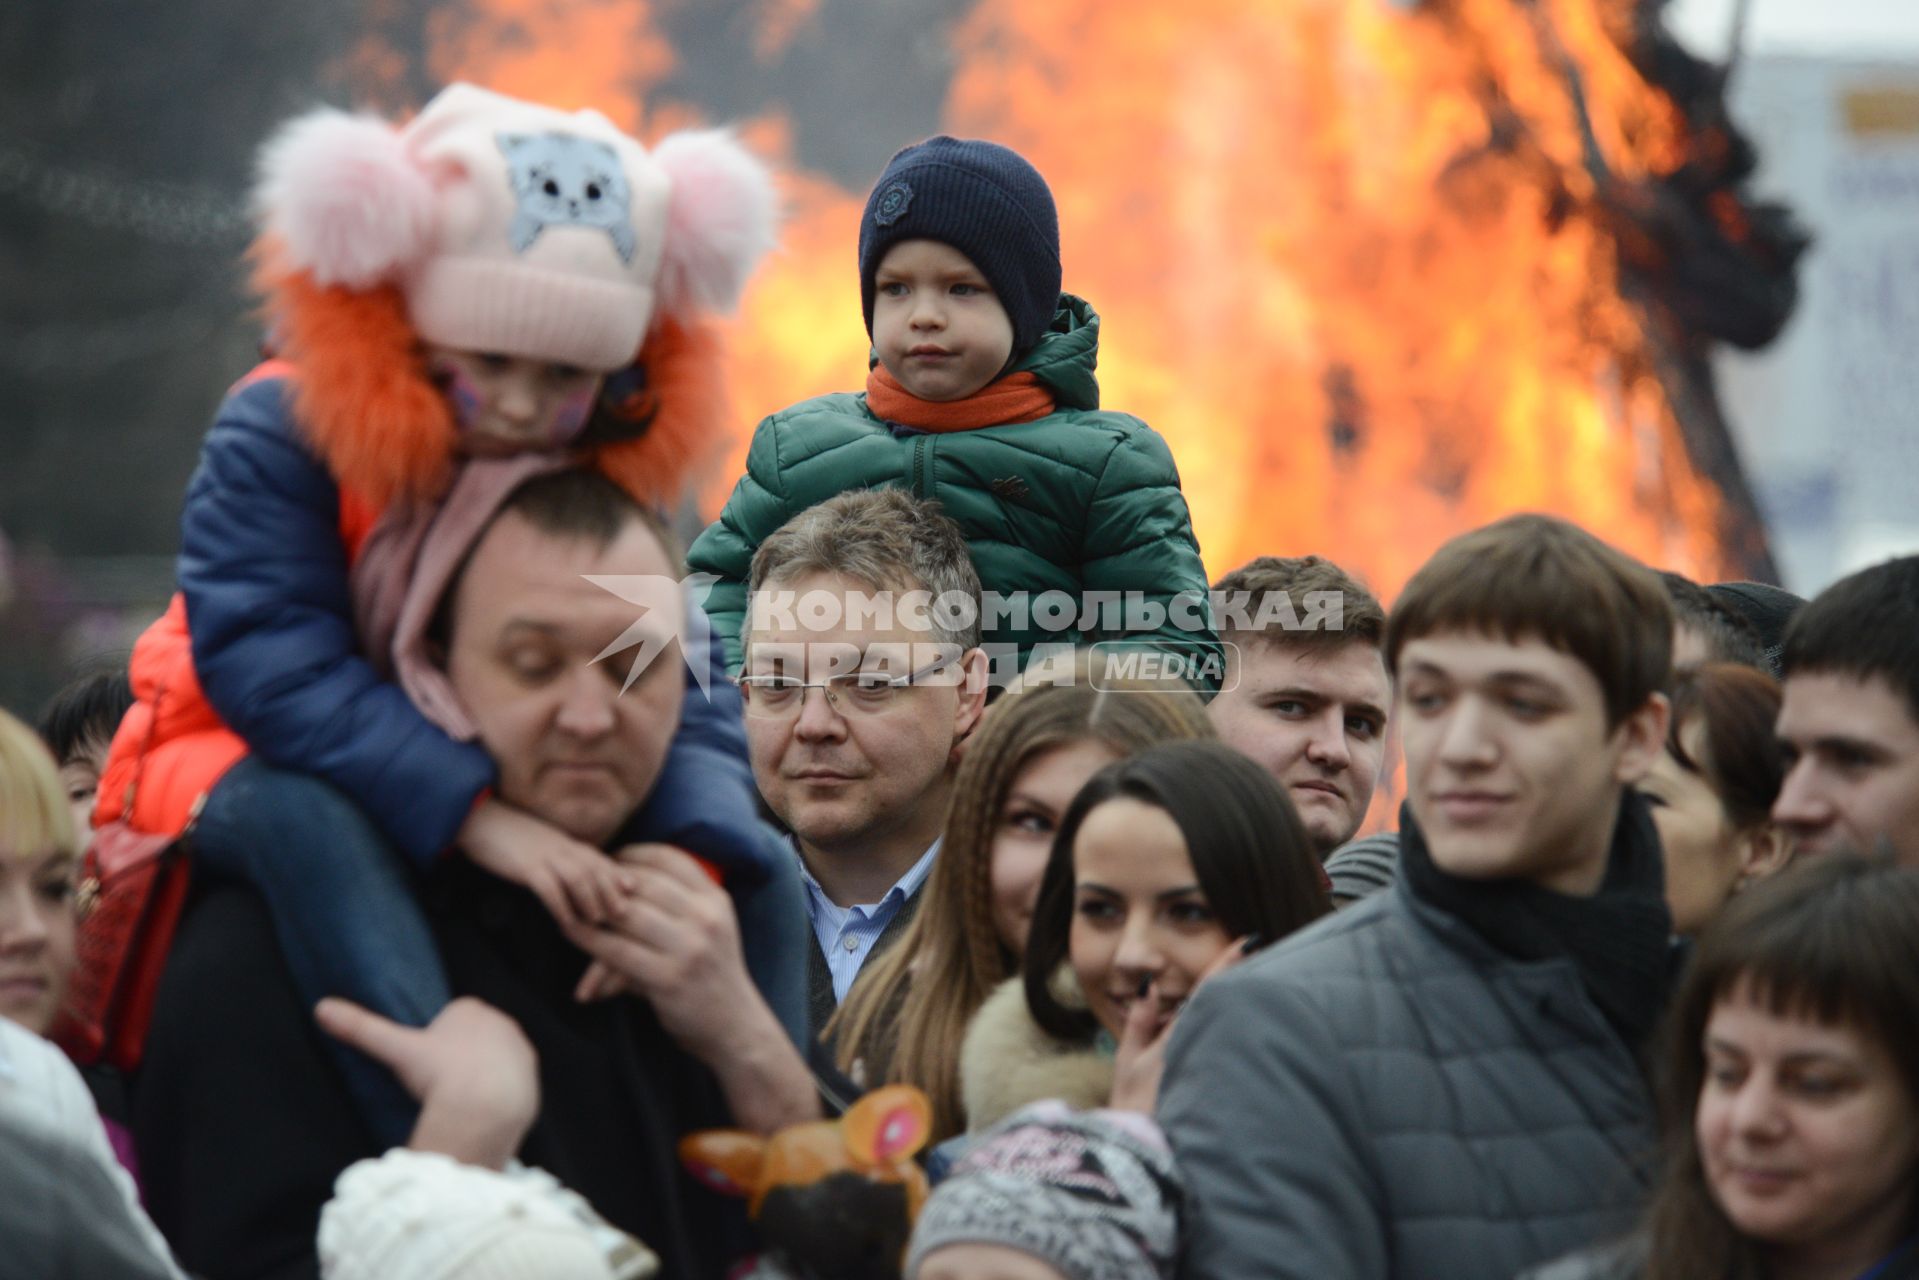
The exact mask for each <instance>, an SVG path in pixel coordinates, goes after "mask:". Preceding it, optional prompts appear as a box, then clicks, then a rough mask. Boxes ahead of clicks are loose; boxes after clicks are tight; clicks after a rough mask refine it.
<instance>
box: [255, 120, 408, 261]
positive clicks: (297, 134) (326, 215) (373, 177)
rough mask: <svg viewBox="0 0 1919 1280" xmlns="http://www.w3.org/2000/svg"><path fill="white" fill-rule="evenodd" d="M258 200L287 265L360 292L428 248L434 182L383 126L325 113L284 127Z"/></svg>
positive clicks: (269, 147)
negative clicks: (284, 255)
mask: <svg viewBox="0 0 1919 1280" xmlns="http://www.w3.org/2000/svg"><path fill="white" fill-rule="evenodd" d="M254 201H255V203H256V205H258V206H259V209H260V211H261V213H262V214H263V215H264V217H265V221H266V229H267V232H268V233H269V234H270V235H273V236H274V237H276V238H277V239H278V240H279V242H280V245H281V247H282V250H283V252H284V253H285V254H286V261H287V265H288V266H290V267H292V268H294V269H295V270H299V271H305V272H307V273H309V274H310V275H312V277H313V279H314V281H315V282H316V283H319V284H322V285H336V284H337V285H345V286H346V287H348V288H350V289H366V288H370V287H372V286H373V285H376V284H379V283H380V282H381V281H383V280H385V279H388V278H389V277H390V276H391V275H392V274H393V273H394V271H396V270H397V269H398V268H399V267H400V266H401V265H402V264H404V263H408V262H412V261H414V260H416V259H417V258H419V257H420V255H421V254H422V253H424V252H425V251H426V247H427V245H428V243H429V241H430V240H431V238H432V235H433V207H434V192H433V184H432V182H430V181H429V180H428V178H427V176H426V174H425V173H423V172H422V171H421V170H420V169H419V168H417V167H416V166H415V165H414V163H413V161H412V160H411V159H410V158H409V157H408V155H407V150H406V144H405V143H404V142H403V141H402V140H401V138H400V135H399V134H398V133H397V132H396V131H395V130H394V129H393V128H392V127H391V126H390V125H388V124H387V123H386V122H385V121H383V120H378V119H375V118H374V117H372V116H356V115H348V114H347V113H346V112H344V111H335V110H332V109H331V108H325V109H322V110H319V111H315V112H313V113H311V114H310V115H304V116H301V117H300V118H298V119H297V120H293V121H291V122H289V123H288V124H287V125H285V126H284V127H283V128H281V129H280V131H279V132H278V133H276V134H275V135H274V136H273V137H272V139H270V140H269V141H268V142H267V144H266V147H265V148H264V149H263V150H262V152H261V155H260V179H259V185H258V187H257V188H256V189H255V194H254Z"/></svg>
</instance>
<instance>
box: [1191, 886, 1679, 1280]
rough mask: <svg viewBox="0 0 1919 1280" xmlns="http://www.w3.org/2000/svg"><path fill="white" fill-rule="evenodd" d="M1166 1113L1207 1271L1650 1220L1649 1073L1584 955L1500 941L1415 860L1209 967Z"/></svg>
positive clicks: (1437, 1251) (1426, 1274) (1288, 1267)
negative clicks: (1428, 884)
mask: <svg viewBox="0 0 1919 1280" xmlns="http://www.w3.org/2000/svg"><path fill="white" fill-rule="evenodd" d="M1159 1119H1160V1123H1161V1124H1162V1125H1163V1126H1164V1127H1165V1129H1166V1131H1167V1136H1168V1137H1169V1138H1170V1139H1171V1141H1172V1144H1173V1149H1174V1152H1175V1154H1176V1155H1177V1156H1178V1159H1179V1164H1180V1168H1181V1170H1182V1171H1183V1172H1184V1174H1185V1175H1186V1178H1187V1180H1188V1185H1189V1187H1190V1189H1191V1193H1192V1208H1193V1218H1192V1224H1191V1238H1190V1241H1189V1243H1188V1246H1187V1253H1186V1263H1185V1267H1184V1270H1183V1272H1182V1275H1183V1276H1184V1277H1186V1280H1258V1278H1261V1277H1297V1278H1298V1280H1486V1278H1487V1277H1501V1278H1507V1277H1511V1276H1514V1275H1516V1274H1518V1273H1519V1272H1521V1271H1523V1270H1525V1269H1526V1268H1528V1267H1530V1266H1535V1265H1537V1264H1539V1263H1541V1262H1545V1261H1547V1260H1549V1259H1552V1258H1556V1257H1559V1256H1561V1255H1563V1254H1566V1253H1569V1252H1571V1251H1573V1250H1575V1249H1579V1248H1582V1247H1584V1246H1588V1245H1591V1244H1593V1243H1595V1242H1597V1241H1600V1240H1605V1239H1609V1238H1617V1237H1618V1236H1619V1235H1620V1234H1622V1233H1623V1232H1625V1231H1626V1230H1628V1229H1629V1228H1630V1227H1631V1226H1632V1222H1633V1218H1634V1216H1635V1214H1636V1212H1637V1211H1638V1209H1639V1208H1640V1204H1641V1198H1642V1195H1643V1192H1644V1190H1645V1187H1646V1179H1647V1174H1648V1173H1649V1171H1650V1155H1651V1152H1652V1148H1653V1132H1652V1101H1651V1098H1650V1096H1649V1092H1648V1090H1647V1088H1646V1084H1645V1081H1644V1079H1643V1077H1642V1075H1641V1073H1640V1070H1639V1068H1638V1066H1637V1065H1636V1064H1635V1062H1634V1060H1633V1057H1632V1055H1631V1053H1630V1052H1629V1051H1628V1050H1627V1048H1626V1046H1625V1043H1624V1041H1622V1040H1621V1039H1620V1037H1619V1035H1618V1033H1616V1032H1615V1031H1614V1030H1613V1029H1612V1027H1611V1026H1610V1025H1609V1024H1608V1023H1607V1021H1606V1019H1605V1017H1604V1015H1602V1014H1601V1013H1600V1011H1599V1009H1598V1007H1597V1006H1596V1005H1595V1004H1594V1003H1593V1002H1592V1000H1591V999H1590V997H1588V995H1587V994H1586V992H1585V990H1584V988H1583V986H1582V985H1581V981H1580V978H1579V975H1578V973H1577V972H1576V971H1575V969H1574V968H1573V965H1572V962H1571V961H1570V960H1565V959H1555V960H1545V961H1537V962H1521V961H1517V960H1513V959H1511V958H1509V957H1507V956H1506V955H1504V954H1502V953H1500V952H1498V951H1495V950H1494V949H1493V948H1492V946H1491V945H1490V944H1489V943H1487V942H1486V941H1485V940H1484V939H1483V938H1481V937H1480V935H1479V934H1477V933H1476V932H1474V931H1472V930H1471V929H1469V928H1467V926H1466V925H1465V924H1463V923H1462V922H1461V921H1459V920H1458V919H1457V918H1455V917H1453V916H1452V915H1450V914H1448V913H1446V912H1442V911H1440V910H1439V909H1438V908H1436V907H1434V906H1433V905H1431V904H1429V903H1427V902H1425V901H1423V900H1421V899H1420V898H1418V897H1417V896H1416V895H1415V894H1414V892H1413V891H1412V890H1411V889H1410V888H1409V886H1408V885H1407V883H1406V881H1404V880H1403V879H1402V880H1400V881H1399V882H1398V883H1396V884H1395V885H1394V886H1393V887H1392V888H1391V889H1389V890H1386V891H1384V892H1381V893H1377V894H1374V895H1373V896H1371V897H1370V898H1368V899H1366V900H1365V901H1363V902H1360V903H1358V904H1357V905H1355V906H1352V907H1349V908H1347V909H1346V910H1345V911H1343V912H1340V913H1339V914H1337V915H1334V916H1332V917H1330V918H1328V919H1326V920H1323V921H1321V922H1319V923H1318V924H1316V925H1314V926H1313V927H1312V928H1310V929H1308V930H1306V931H1305V932H1303V933H1300V934H1297V935H1294V936H1293V937H1291V938H1289V939H1287V940H1286V941H1285V942H1284V943H1282V944H1280V945H1279V946H1276V947H1274V948H1273V949H1272V950H1271V951H1269V952H1268V953H1266V954H1265V955H1262V956H1260V957H1258V958H1257V959H1255V960H1253V961H1251V962H1249V963H1247V964H1245V965H1243V966H1241V967H1240V968H1238V969H1236V970H1233V971H1232V972H1229V973H1226V974H1222V975H1221V976H1220V977H1219V978H1218V979H1217V980H1215V981H1213V982H1209V983H1208V984H1207V985H1206V987H1205V989H1204V990H1203V991H1201V993H1200V994H1199V995H1198V997H1197V998H1196V999H1195V1000H1194V1001H1193V1003H1192V1004H1191V1005H1190V1006H1189V1007H1188V1008H1187V1009H1186V1011H1185V1012H1184V1013H1182V1014H1181V1015H1180V1020H1179V1024H1178V1026H1177V1029H1176V1030H1175V1032H1174V1036H1173V1042H1172V1045H1171V1047H1170V1049H1169V1053H1168V1058H1167V1067H1166V1078H1165V1084H1164V1086H1163V1087H1162V1089H1161V1092H1160V1107H1159Z"/></svg>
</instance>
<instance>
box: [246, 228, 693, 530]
mask: <svg viewBox="0 0 1919 1280" xmlns="http://www.w3.org/2000/svg"><path fill="white" fill-rule="evenodd" d="M255 261H256V264H257V266H256V270H255V272H254V283H255V285H256V287H257V288H259V290H260V292H261V293H262V294H263V295H264V296H265V298H266V309H267V314H268V317H269V320H270V321H271V325H272V332H273V340H274V344H275V345H276V347H277V348H278V350H279V354H281V355H283V356H284V357H285V358H286V359H287V360H288V361H290V362H291V363H292V364H293V365H294V366H295V368H296V369H297V371H298V372H297V373H296V374H295V376H294V385H293V408H294V414H295V416H296V418H297V420H298V422H299V424H300V430H301V432H302V434H303V435H304V436H305V438H306V440H307V442H308V443H309V444H311V445H312V446H313V448H314V450H315V452H317V453H318V454H319V455H320V459H321V461H322V462H324V463H325V464H326V467H327V470H328V471H329V472H330V473H331V474H332V475H333V478H334V480H335V481H336V482H337V483H338V484H339V485H340V487H341V489H343V490H344V491H346V492H347V493H348V494H351V495H353V496H354V497H355V498H357V499H360V500H362V501H364V502H366V503H369V504H371V505H372V506H373V508H374V509H375V510H383V509H385V508H386V507H387V505H388V504H390V503H392V502H393V501H394V500H396V499H400V498H405V499H410V500H412V501H416V502H433V501H436V500H437V499H438V498H439V497H440V496H441V495H442V494H443V493H444V491H445V489H446V486H447V484H448V482H449V480H450V479H451V476H452V469H453V462H454V453H453V446H454V441H455V433H454V426H453V418H452V412H451V410H450V409H449V408H448V406H447V402H446V397H445V396H444V395H442V394H441V393H440V390H439V389H438V388H437V387H435V386H434V385H433V383H432V381H431V380H430V379H429V378H428V377H427V373H426V366H425V363H424V362H423V360H422V359H421V354H420V344H419V339H418V338H417V337H416V336H415V334H414V332H413V326H412V324H411V323H410V322H409V321H408V319H407V315H406V303H405V300H404V299H403V298H402V297H401V295H400V291H399V290H398V289H397V288H395V287H393V286H391V285H384V286H380V287H377V288H372V289H364V290H354V289H347V288H343V287H338V286H335V287H331V288H328V287H322V286H320V285H318V284H316V283H314V281H313V278H312V277H311V276H310V275H308V274H306V273H305V272H301V271H290V270H287V269H285V268H283V267H281V266H279V265H277V263H276V261H275V254H274V251H273V248H272V246H271V245H270V244H266V245H262V246H261V247H259V248H257V249H256V252H255ZM638 363H639V364H640V365H641V366H643V367H644V369H645V372H646V379H645V381H646V391H645V394H646V396H647V397H648V398H649V399H650V400H651V401H652V403H651V405H650V406H649V408H650V409H651V411H652V418H651V421H650V425H648V426H647V428H646V430H645V431H644V433H643V434H641V435H639V436H638V437H637V438H633V439H626V440H621V441H618V442H617V443H611V444H606V445H602V446H601V447H599V448H598V449H596V450H594V451H593V453H592V461H593V463H594V465H595V466H597V467H598V468H599V469H600V470H602V471H604V472H605V473H606V474H607V475H608V476H610V477H611V478H612V479H613V480H614V481H616V482H617V483H618V484H619V485H620V486H621V487H622V488H624V489H626V490H627V491H628V492H629V493H631V494H633V495H634V497H636V498H638V499H639V500H640V501H641V502H644V503H647V504H648V505H651V506H662V505H670V504H672V503H674V502H676V501H677V500H678V499H679V498H680V496H681V494H682V491H683V490H684V489H685V488H686V486H687V484H688V483H689V481H690V480H691V479H692V478H693V475H694V472H695V471H696V470H697V468H698V466H699V464H701V463H702V462H704V461H706V460H707V459H709V458H711V457H712V456H714V454H715V452H716V451H717V449H718V448H719V447H720V446H722V445H723V444H724V432H725V430H726V424H727V421H728V412H727V407H726V403H725V395H724V389H725V379H724V376H723V372H722V369H721V347H720V342H719V338H718V335H717V333H716V332H715V331H714V330H713V329H712V328H711V327H710V326H706V325H686V324H681V323H678V322H675V321H673V320H671V319H667V318H661V319H659V321H658V322H657V323H656V324H655V325H654V328H653V331H652V332H651V333H649V334H648V335H647V338H646V342H645V345H644V346H642V347H641V349H640V352H639V356H638Z"/></svg>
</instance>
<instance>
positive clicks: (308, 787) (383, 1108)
mask: <svg viewBox="0 0 1919 1280" xmlns="http://www.w3.org/2000/svg"><path fill="white" fill-rule="evenodd" d="M192 849H193V857H194V860H195V861H196V862H197V863H199V864H201V865H204V866H207V867H210V868H212V869H214V870H216V871H219V872H221V873H224V874H226V875H229V876H232V877H234V878H236V879H240V880H244V881H245V882H247V883H248V884H250V885H252V886H253V887H254V888H255V889H256V890H258V891H259V894H260V896H261V897H262V898H264V899H265V900H266V905H267V912H268V914H269V915H271V916H272V918H273V927H274V931H275V932H276V933H277V934H278V935H279V939H280V949H281V951H282V952H284V953H285V955H286V961H287V968H288V969H290V970H291V971H292V974H293V984H294V986H295V987H296V988H298V990H299V993H300V998H301V1000H302V1001H304V1002H305V1004H306V1006H307V1008H309V1009H311V1008H312V1007H313V1006H314V1005H316V1004H318V1003H319V1001H320V999H321V997H323V996H345V997H346V998H347V999H349V1000H352V1001H355V1002H356V1003H358V1004H361V1005H364V1006H366V1007H367V1008H369V1009H371V1010H373V1011H374V1012H375V1013H379V1014H382V1015H384V1016H385V1017H388V1018H391V1019H393V1020H394V1021H395V1022H401V1023H405V1024H406V1025H408V1026H414V1027H424V1026H425V1025H426V1024H427V1023H429V1022H431V1021H432V1020H433V1019H434V1017H435V1016H436V1015H438V1014H439V1012H440V1011H441V1010H442V1009H444V1008H445V1007H446V1005H447V1002H448V1000H449V999H451V995H450V993H449V992H448V990H447V980H446V970H445V967H444V966H443V965H442V964H441V963H440V953H439V949H438V948H437V947H436V946H435V944H434V941H433V933H432V930H431V929H429V928H428V926H427V922H426V915H425V913H424V912H423V911H422V910H421V908H420V905H419V900H418V897H417V895H416V893H415V877H414V873H413V870H412V869H411V868H410V867H408V866H407V865H406V863H405V862H404V861H403V860H402V858H401V856H400V854H399V852H398V851H397V850H395V849H394V848H393V847H392V846H391V845H390V844H388V843H387V841H386V839H385V837H384V836H382V835H381V834H380V832H379V830H378V829H377V828H376V827H375V826H374V825H373V823H372V821H371V820H370V819H369V818H368V817H367V816H366V814H365V813H364V812H362V811H361V809H360V807H359V806H358V805H356V804H354V803H353V802H352V801H351V800H349V799H347V798H346V796H344V795H342V794H341V793H340V792H339V791H337V790H335V789H334V788H333V787H331V786H330V785H328V784H327V783H325V782H323V781H321V780H320V779H318V778H315V777H312V776H310V775H308V774H303V773H290V772H287V771H284V770H280V769H274V768H272V767H270V766H268V765H265V764H262V763H261V762H260V761H259V760H257V759H255V758H253V757H248V758H246V759H244V760H242V761H240V763H238V764H236V765H235V766H234V767H233V768H232V769H230V770H228V771H227V774H226V776H225V777H223V778H221V779H220V782H219V784H218V785H217V786H215V787H214V788H213V790H212V791H211V792H210V793H208V795H207V802H206V806H205V808H203V809H202V810H201V812H200V818H199V822H198V824H197V825H196V826H195V828H194V832H193V836H192ZM321 1038H322V1039H323V1040H325V1041H326V1042H327V1048H328V1050H329V1051H330V1052H331V1053H332V1054H333V1056H334V1059H335V1061H337V1062H338V1063H339V1065H340V1069H341V1070H342V1072H344V1073H345V1076H346V1083H347V1088H348V1089H349V1090H350V1091H351V1093H352V1095H353V1099H354V1101H355V1102H356V1103H357V1104H358V1106H359V1108H360V1113H361V1115H362V1116H363V1117H364V1118H365V1119H366V1121H367V1124H368V1126H369V1127H370V1128H371V1129H372V1132H373V1136H374V1137H375V1138H377V1139H378V1140H379V1141H380V1143H381V1145H382V1146H404V1145H405V1144H406V1142H407V1139H408V1138H409V1137H410V1136H411V1135H412V1133H413V1125H414V1122H415V1121H416V1120H418V1118H419V1113H420V1108H419V1104H418V1103H416V1102H415V1101H414V1100H413V1098H412V1097H411V1096H410V1095H409V1094H408V1093H407V1092H406V1090H405V1089H404V1088H402V1087H401V1086H400V1083H399V1081H398V1080H396V1079H394V1077H393V1074H392V1073H391V1072H390V1071H388V1070H387V1068H386V1067H385V1066H383V1065H382V1064H380V1063H378V1062H376V1061H374V1060H373V1059H372V1058H369V1057H367V1056H365V1055H364V1054H362V1053H360V1052H359V1051H358V1050H355V1049H349V1048H348V1047H347V1046H345V1045H343V1044H341V1043H339V1042H338V1041H335V1040H333V1039H332V1037H330V1036H326V1035H322V1036H321Z"/></svg>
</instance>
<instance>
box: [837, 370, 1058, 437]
mask: <svg viewBox="0 0 1919 1280" xmlns="http://www.w3.org/2000/svg"><path fill="white" fill-rule="evenodd" d="M866 407H867V408H869V409H871V410H872V411H873V413H874V414H875V416H877V417H879V418H881V419H882V420H884V421H886V422H897V423H899V424H900V425H901V426H902V427H912V428H913V429H915V430H917V431H935V432H939V431H971V430H973V429H975V428H977V427H1003V426H1007V425H1009V424H1011V423H1015V422H1033V421H1036V420H1038V419H1040V418H1044V417H1045V416H1046V415H1047V414H1049V413H1051V412H1053V407H1054V400H1053V393H1052V392H1051V391H1049V390H1048V389H1047V388H1046V387H1045V386H1044V385H1043V384H1042V383H1041V382H1040V380H1039V378H1038V377H1037V376H1036V375H1034V374H1031V373H1009V374H1007V375H1006V376H1005V377H1004V378H1000V379H999V380H997V381H995V382H989V383H987V384H986V385H985V386H983V387H981V388H980V389H979V390H978V391H975V392H974V393H973V394H972V395H970V396H967V397H966V398H965V399H964V400H946V401H939V400H922V399H920V398H919V397H918V396H916V395H914V394H913V393H912V392H910V391H908V390H907V389H906V388H905V387H902V386H901V385H900V382H899V379H898V378H895V377H894V376H893V375H892V374H890V373H888V372H887V371H886V366H885V365H883V364H876V365H874V366H873V371H872V372H871V373H869V374H867V375H866Z"/></svg>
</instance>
